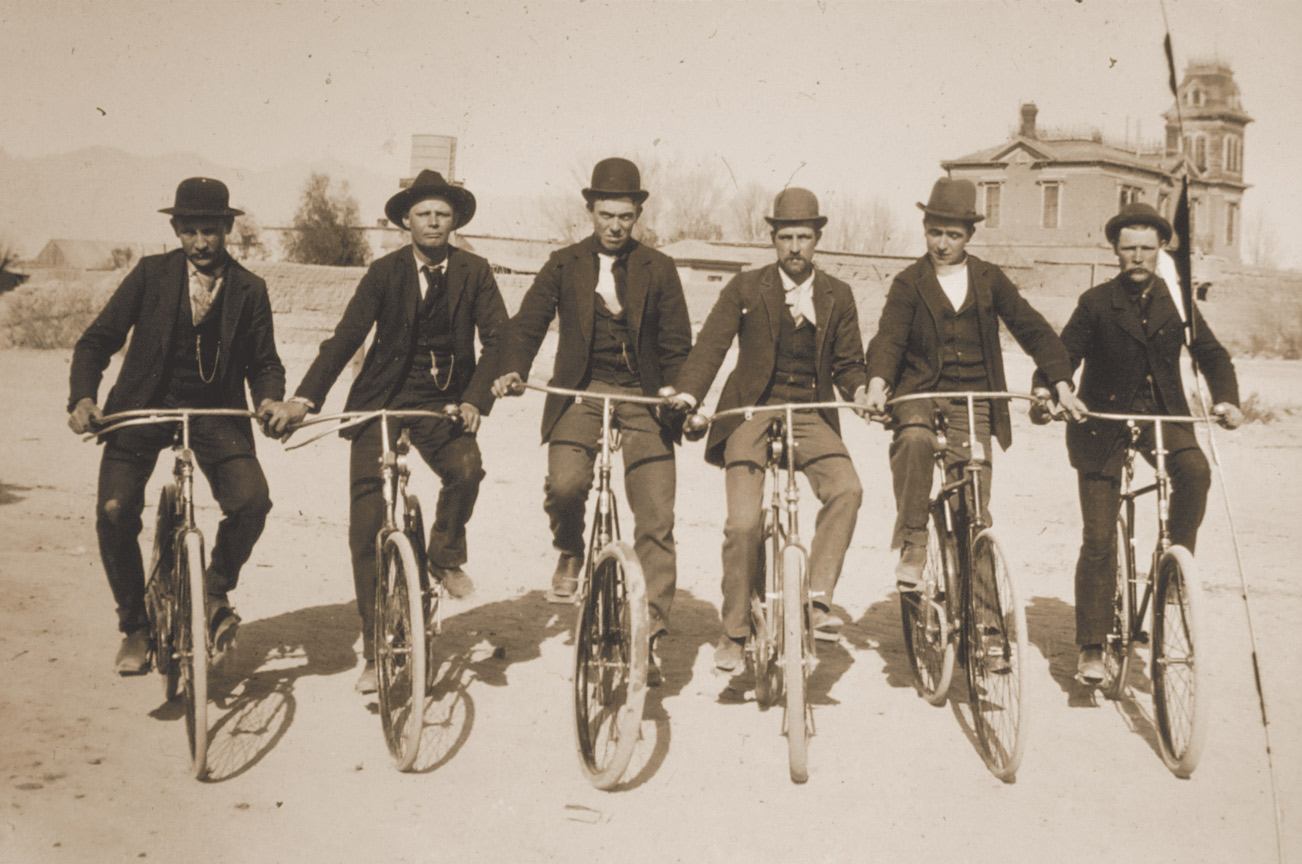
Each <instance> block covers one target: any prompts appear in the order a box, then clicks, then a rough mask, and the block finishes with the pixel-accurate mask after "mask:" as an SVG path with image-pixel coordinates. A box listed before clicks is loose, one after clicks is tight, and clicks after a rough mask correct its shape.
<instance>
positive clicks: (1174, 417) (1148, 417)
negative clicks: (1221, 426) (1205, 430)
mask: <svg viewBox="0 0 1302 864" xmlns="http://www.w3.org/2000/svg"><path fill="white" fill-rule="evenodd" d="M1085 416H1086V417H1093V418H1094V419H1096V420H1119V421H1122V422H1125V423H1154V422H1156V423H1211V422H1214V421H1213V418H1212V417H1211V415H1205V416H1202V417H1194V416H1192V415H1189V416H1186V415H1182V414H1111V413H1107V412H1104V411H1086V412H1085Z"/></svg>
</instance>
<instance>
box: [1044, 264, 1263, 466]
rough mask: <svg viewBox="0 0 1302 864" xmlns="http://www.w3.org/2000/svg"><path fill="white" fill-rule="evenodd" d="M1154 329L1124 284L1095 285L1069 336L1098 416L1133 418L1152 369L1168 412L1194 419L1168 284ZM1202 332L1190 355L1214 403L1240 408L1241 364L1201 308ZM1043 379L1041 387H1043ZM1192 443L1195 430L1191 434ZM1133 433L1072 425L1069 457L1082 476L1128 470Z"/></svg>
mask: <svg viewBox="0 0 1302 864" xmlns="http://www.w3.org/2000/svg"><path fill="white" fill-rule="evenodd" d="M1154 292H1155V293H1154V294H1153V299H1152V301H1151V302H1152V305H1151V306H1150V308H1149V316H1148V324H1147V326H1145V325H1144V324H1142V323H1141V322H1140V320H1139V313H1138V312H1137V311H1136V309H1135V305H1134V303H1133V302H1132V301H1131V300H1130V298H1129V297H1128V296H1127V293H1126V286H1125V285H1124V284H1123V283H1122V282H1121V281H1120V279H1112V280H1110V281H1108V282H1104V283H1103V284H1101V285H1095V286H1094V287H1093V288H1091V289H1089V290H1088V291H1086V292H1085V293H1084V294H1082V295H1081V296H1080V300H1079V301H1078V302H1077V305H1076V310H1075V311H1074V312H1072V315H1071V318H1070V319H1069V320H1068V321H1067V326H1066V327H1064V328H1063V330H1062V342H1063V344H1064V345H1065V346H1066V347H1067V353H1068V354H1069V355H1070V358H1071V368H1072V371H1073V372H1074V371H1075V369H1076V367H1077V366H1078V365H1080V364H1081V363H1082V362H1084V364H1085V369H1084V371H1083V372H1082V373H1081V382H1080V388H1079V390H1078V391H1077V394H1078V395H1079V396H1080V398H1081V400H1082V401H1084V403H1085V404H1086V405H1087V406H1089V407H1090V408H1092V409H1093V410H1095V411H1104V412H1113V413H1122V414H1125V413H1130V411H1131V406H1132V405H1133V400H1134V398H1135V395H1136V394H1137V393H1138V392H1139V389H1140V388H1141V387H1146V386H1147V382H1146V381H1145V380H1144V376H1145V370H1146V369H1151V370H1152V373H1153V385H1154V387H1155V388H1156V389H1157V393H1158V395H1159V396H1160V397H1161V399H1162V402H1163V404H1164V405H1165V406H1166V410H1167V411H1169V412H1171V413H1172V414H1188V413H1189V402H1188V400H1187V399H1186V398H1185V393H1184V385H1183V384H1182V382H1181V380H1180V348H1181V346H1183V345H1184V325H1183V323H1182V322H1181V320H1180V313H1179V312H1178V311H1177V310H1176V308H1175V301H1174V300H1172V299H1171V292H1170V291H1168V290H1167V287H1166V283H1165V282H1162V283H1161V284H1159V285H1158V286H1157V287H1156V288H1155V289H1154ZM1193 314H1194V329H1195V332H1196V333H1197V334H1198V335H1197V337H1196V338H1195V339H1194V342H1193V345H1192V346H1190V353H1192V354H1193V356H1194V359H1195V360H1197V361H1198V368H1199V370H1200V371H1201V372H1202V373H1203V375H1204V376H1205V377H1206V378H1207V384H1208V386H1209V387H1210V388H1211V391H1212V401H1213V402H1231V403H1233V404H1235V405H1237V404H1238V403H1239V380H1238V376H1237V375H1236V374H1235V372H1234V362H1233V361H1232V360H1231V359H1230V355H1229V353H1228V352H1227V351H1226V350H1225V348H1224V347H1222V346H1221V343H1220V342H1219V341H1218V340H1217V339H1216V336H1215V335H1214V334H1213V333H1212V330H1211V328H1210V327H1208V326H1207V322H1206V320H1204V319H1203V316H1202V313H1201V312H1199V311H1198V307H1197V306H1196V305H1195V306H1194V309H1193ZM1041 381H1042V379H1040V378H1038V377H1037V380H1036V381H1035V383H1037V384H1038V383H1041ZM1189 434H1190V438H1192V429H1190V430H1189ZM1128 435H1129V433H1128V432H1127V431H1126V428H1125V425H1124V424H1122V423H1117V422H1113V421H1106V420H1086V421H1085V422H1084V423H1080V424H1076V423H1071V424H1068V426H1067V455H1068V457H1069V458H1070V459H1071V464H1072V467H1073V468H1076V469H1077V470H1078V471H1086V472H1102V471H1113V470H1116V469H1117V468H1119V467H1120V464H1121V463H1120V457H1121V453H1122V451H1123V449H1124V447H1125V443H1126V440H1127V438H1128Z"/></svg>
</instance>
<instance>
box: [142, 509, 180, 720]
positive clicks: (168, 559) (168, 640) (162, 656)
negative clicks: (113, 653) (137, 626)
mask: <svg viewBox="0 0 1302 864" xmlns="http://www.w3.org/2000/svg"><path fill="white" fill-rule="evenodd" d="M178 494H179V493H178V492H177V489H176V484H175V483H169V484H167V485H166V486H164V487H163V489H162V491H161V492H160V494H159V496H158V517H157V518H156V519H155V520H154V551H153V557H152V558H150V561H149V582H148V583H147V584H146V585H145V614H146V615H147V616H148V617H149V634H150V639H151V640H152V642H153V645H152V646H151V647H150V650H151V651H153V653H154V668H155V669H156V670H158V673H159V674H160V675H161V676H163V698H164V699H166V700H167V701H168V702H171V701H172V700H173V699H175V698H176V694H177V693H178V692H179V691H180V686H181V667H180V664H178V663H177V659H176V648H175V642H176V639H175V630H176V625H175V623H174V621H175V618H176V614H175V613H176V609H177V602H176V523H177V516H176V500H177V497H178Z"/></svg>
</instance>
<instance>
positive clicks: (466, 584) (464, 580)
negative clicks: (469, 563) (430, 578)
mask: <svg viewBox="0 0 1302 864" xmlns="http://www.w3.org/2000/svg"><path fill="white" fill-rule="evenodd" d="M434 578H436V579H438V580H439V581H440V582H442V583H443V589H444V590H445V591H447V592H448V596H450V597H452V598H453V599H456V600H461V599H464V598H466V597H469V596H470V595H471V594H474V593H475V583H474V582H472V581H471V579H470V577H469V576H467V575H466V571H465V570H462V569H461V568H460V567H435V568H434Z"/></svg>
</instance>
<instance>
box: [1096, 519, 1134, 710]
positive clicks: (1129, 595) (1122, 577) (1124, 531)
mask: <svg viewBox="0 0 1302 864" xmlns="http://www.w3.org/2000/svg"><path fill="white" fill-rule="evenodd" d="M1115 545H1116V552H1117V562H1116V563H1117V569H1116V579H1115V583H1116V584H1115V588H1114V591H1113V596H1112V631H1111V632H1110V633H1109V634H1108V638H1107V641H1106V642H1105V643H1104V645H1103V666H1104V669H1105V671H1106V675H1105V677H1104V679H1103V681H1104V684H1103V695H1104V696H1105V697H1106V698H1108V699H1112V700H1114V701H1115V700H1117V699H1120V698H1121V697H1122V696H1124V695H1125V694H1126V680H1127V679H1128V678H1129V677H1130V657H1131V646H1132V643H1133V640H1134V634H1133V633H1131V628H1130V616H1131V615H1132V614H1133V610H1132V601H1133V600H1134V587H1133V585H1134V578H1135V551H1134V548H1133V547H1131V545H1130V522H1129V520H1128V519H1127V518H1126V514H1125V513H1120V514H1118V516H1117V539H1116V544H1115Z"/></svg>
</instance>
